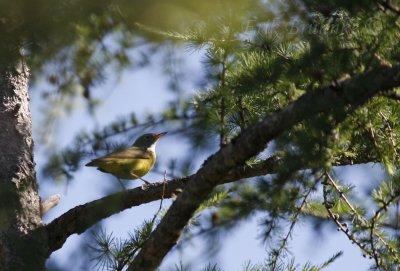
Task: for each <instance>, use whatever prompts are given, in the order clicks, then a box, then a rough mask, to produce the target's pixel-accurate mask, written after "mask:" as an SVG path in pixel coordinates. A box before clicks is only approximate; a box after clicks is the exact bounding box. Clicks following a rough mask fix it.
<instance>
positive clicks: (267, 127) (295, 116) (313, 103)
mask: <svg viewBox="0 0 400 271" xmlns="http://www.w3.org/2000/svg"><path fill="white" fill-rule="evenodd" d="M371 82H374V84H372V83H371ZM337 83H338V84H335V85H330V86H328V87H325V88H320V89H316V90H314V91H309V92H307V93H306V94H304V95H303V96H301V97H300V98H299V99H298V100H296V101H295V102H293V103H291V104H289V105H288V106H287V107H286V108H284V109H282V110H281V111H278V112H275V113H273V114H271V115H269V116H267V117H266V118H264V119H263V120H262V121H261V122H259V123H257V124H255V125H253V126H252V127H250V128H248V129H247V130H245V131H243V132H242V133H241V134H240V135H239V136H238V137H237V138H235V139H234V140H233V141H232V142H231V143H230V144H227V145H226V146H225V147H224V148H222V149H220V150H219V151H218V152H217V153H216V154H214V155H212V156H211V157H209V158H208V159H207V160H206V162H205V163H204V164H203V166H202V167H201V168H200V169H199V170H198V171H197V173H196V174H194V175H192V176H191V178H189V180H188V184H187V185H186V188H185V190H184V191H183V192H182V193H181V194H180V196H179V197H178V198H177V199H176V201H175V202H174V203H173V204H172V205H171V207H170V208H169V210H168V212H167V213H166V215H165V216H164V218H163V219H162V220H161V222H160V224H159V225H158V226H157V228H156V229H155V230H154V232H153V233H152V234H151V236H150V238H149V240H148V241H147V242H146V243H145V245H144V246H143V248H142V249H141V251H140V252H139V253H138V255H137V256H136V257H135V259H134V260H133V262H132V264H131V265H130V266H129V268H128V270H139V269H140V270H143V271H146V270H154V269H156V268H157V266H159V264H160V263H161V261H162V259H163V258H164V257H165V255H166V254H167V253H168V252H169V251H170V250H171V249H172V247H173V246H174V245H175V244H176V243H177V241H178V239H179V237H180V235H181V232H182V230H183V228H184V227H185V225H186V223H187V222H188V221H189V220H190V218H191V217H192V215H193V214H194V212H195V211H196V209H197V208H198V207H199V206H200V204H201V203H202V202H203V201H204V200H205V199H207V197H208V195H209V194H210V193H211V192H212V190H213V188H214V187H216V186H217V185H218V184H219V182H220V180H221V179H222V178H223V176H224V173H225V172H227V171H229V169H231V168H233V167H235V166H236V165H238V164H242V163H244V162H245V161H246V160H247V159H249V158H250V157H252V156H254V155H256V154H257V153H259V152H260V151H262V150H263V149H264V148H265V145H266V143H268V142H270V141H271V140H273V139H275V138H276V137H277V136H279V135H280V134H281V133H282V132H283V131H285V130H287V129H289V128H291V127H292V126H293V125H295V124H297V123H299V122H301V121H303V120H305V119H308V118H310V117H312V116H315V115H316V114H318V113H321V112H324V113H332V111H333V110H334V111H336V112H337V110H339V111H340V110H341V109H342V110H343V111H344V112H343V111H342V112H343V113H344V114H335V116H334V118H336V121H337V122H340V121H342V120H343V119H345V117H346V113H345V111H346V110H344V109H352V110H354V109H356V108H358V107H359V106H361V105H363V104H364V103H365V102H367V101H368V100H369V99H371V98H372V97H373V96H375V95H377V94H378V93H379V92H380V91H385V90H390V89H392V88H395V87H397V86H398V85H400V66H395V67H393V68H389V67H387V66H384V67H379V68H373V69H371V70H370V71H367V72H365V73H363V74H361V75H359V76H356V77H355V78H344V79H342V80H338V82H337ZM328 101H329V102H328Z"/></svg>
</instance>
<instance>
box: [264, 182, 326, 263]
mask: <svg viewBox="0 0 400 271" xmlns="http://www.w3.org/2000/svg"><path fill="white" fill-rule="evenodd" d="M320 178H321V177H319V178H318V179H317V180H316V181H315V182H314V184H313V185H312V186H311V187H310V188H309V189H308V190H307V192H306V194H305V195H304V196H303V200H302V201H301V203H300V205H299V206H298V207H297V210H296V212H295V213H294V215H293V216H292V223H291V224H290V227H289V230H288V231H287V233H286V235H285V237H284V238H283V240H282V241H281V245H280V246H279V248H278V249H277V250H276V251H275V252H273V253H272V255H273V259H272V262H271V264H270V271H275V270H276V268H277V266H276V265H277V263H278V260H279V257H280V255H281V254H282V251H283V250H284V249H285V247H286V245H287V243H288V241H289V238H291V236H292V232H293V229H294V227H295V225H296V223H297V221H298V218H299V216H300V214H301V213H302V210H303V208H304V206H305V205H306V204H307V200H308V197H309V196H310V194H311V193H312V192H313V191H315V188H316V186H317V184H318V182H319V180H320Z"/></svg>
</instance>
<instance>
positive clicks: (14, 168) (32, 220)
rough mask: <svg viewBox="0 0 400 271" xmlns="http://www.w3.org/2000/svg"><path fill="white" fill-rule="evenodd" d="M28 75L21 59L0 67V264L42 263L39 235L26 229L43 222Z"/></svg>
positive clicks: (2, 266)
mask: <svg viewBox="0 0 400 271" xmlns="http://www.w3.org/2000/svg"><path fill="white" fill-rule="evenodd" d="M28 80H29V74H28V70H27V68H26V66H25V64H22V63H19V64H17V65H15V66H14V67H12V68H10V67H7V68H5V67H0V270H15V271H17V270H41V269H42V268H43V264H44V261H43V259H41V257H39V255H40V254H41V252H40V250H41V249H40V248H41V247H42V245H41V244H40V243H41V240H40V239H41V238H37V236H36V237H34V238H32V237H30V236H28V235H27V233H29V232H30V231H31V230H33V229H36V228H37V227H39V226H40V225H41V217H40V199H39V195H38V189H37V184H36V176H35V168H34V167H35V164H34V161H33V154H32V150H33V140H32V134H31V130H32V129H31V126H32V123H31V114H30V111H29V97H28ZM35 239H36V240H35Z"/></svg>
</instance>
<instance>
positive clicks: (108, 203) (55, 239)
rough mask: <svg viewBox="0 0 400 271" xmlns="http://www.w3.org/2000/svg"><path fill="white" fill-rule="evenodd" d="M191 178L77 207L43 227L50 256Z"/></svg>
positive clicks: (270, 166)
mask: <svg viewBox="0 0 400 271" xmlns="http://www.w3.org/2000/svg"><path fill="white" fill-rule="evenodd" d="M278 163H279V159H278V158H277V157H275V156H272V157H270V158H268V159H266V160H264V161H262V162H260V163H257V164H255V165H252V166H247V165H245V166H239V167H237V168H235V169H233V170H231V171H230V172H228V173H227V174H226V176H225V177H224V178H223V179H221V183H227V182H231V181H236V180H240V179H244V178H251V177H255V176H261V175H266V174H269V173H271V172H274V171H275V169H276V168H277V166H278ZM189 178H191V176H189V177H185V178H180V179H179V178H178V179H173V180H170V181H167V182H165V181H162V182H157V183H152V184H151V185H150V186H149V187H148V188H147V189H146V190H143V189H142V188H141V187H138V188H133V189H129V190H125V191H122V192H118V193H115V194H112V195H109V196H106V197H103V198H101V199H98V200H94V201H92V202H88V203H86V204H83V205H79V206H76V207H74V208H72V209H71V210H69V211H67V212H66V213H64V214H63V215H61V216H60V217H58V218H56V219H54V220H53V221H52V222H51V223H49V224H48V225H46V226H44V227H42V228H40V229H39V230H38V232H39V233H42V232H43V231H44V232H45V233H46V234H47V236H48V246H49V248H48V253H49V254H51V253H52V252H53V251H55V250H57V249H59V248H61V247H62V245H63V244H64V242H65V241H66V239H67V238H68V237H69V236H70V235H72V234H75V233H77V234H81V233H83V232H84V231H85V230H86V229H88V228H90V227H91V226H93V225H94V224H95V223H97V222H99V221H100V220H102V219H104V218H107V217H109V216H111V215H113V214H116V213H119V212H121V211H123V210H125V209H128V208H131V207H133V206H139V205H141V204H145V203H148V202H152V201H155V200H160V199H163V198H164V199H167V198H172V197H175V196H176V194H177V193H179V192H180V191H182V189H184V187H185V186H186V184H187V182H188V180H189Z"/></svg>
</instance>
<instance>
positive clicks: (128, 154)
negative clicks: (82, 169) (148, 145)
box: [86, 147, 151, 166]
mask: <svg viewBox="0 0 400 271" xmlns="http://www.w3.org/2000/svg"><path fill="white" fill-rule="evenodd" d="M150 158H151V155H150V153H149V152H147V151H146V150H144V149H141V148H137V147H131V148H129V149H126V150H121V151H115V152H112V153H110V154H107V155H105V156H103V157H99V158H97V159H94V160H92V161H91V162H90V163H88V164H86V166H97V164H98V162H112V161H119V162H122V161H124V160H126V161H127V162H128V161H132V159H150Z"/></svg>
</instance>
